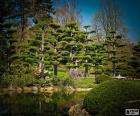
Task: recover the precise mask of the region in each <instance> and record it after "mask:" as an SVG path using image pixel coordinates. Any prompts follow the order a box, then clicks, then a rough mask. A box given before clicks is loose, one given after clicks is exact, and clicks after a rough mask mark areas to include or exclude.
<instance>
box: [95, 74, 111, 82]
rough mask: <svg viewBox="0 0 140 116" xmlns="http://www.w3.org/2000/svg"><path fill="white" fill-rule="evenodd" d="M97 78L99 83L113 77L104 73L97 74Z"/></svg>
mask: <svg viewBox="0 0 140 116" xmlns="http://www.w3.org/2000/svg"><path fill="white" fill-rule="evenodd" d="M97 79H98V83H102V82H104V81H107V80H112V79H113V78H112V77H111V76H109V75H105V74H102V75H99V76H97Z"/></svg>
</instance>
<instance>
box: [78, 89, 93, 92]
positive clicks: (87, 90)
mask: <svg viewBox="0 0 140 116" xmlns="http://www.w3.org/2000/svg"><path fill="white" fill-rule="evenodd" d="M90 90H92V88H77V89H76V91H79V92H80V91H90Z"/></svg>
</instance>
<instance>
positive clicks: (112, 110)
mask: <svg viewBox="0 0 140 116" xmlns="http://www.w3.org/2000/svg"><path fill="white" fill-rule="evenodd" d="M139 88H140V81H138V80H137V81H136V80H133V81H132V80H111V81H107V82H104V83H102V84H100V85H99V86H97V87H96V88H95V89H93V90H91V91H90V92H89V93H88V94H87V95H86V97H85V99H84V102H83V107H84V108H85V109H86V110H87V111H88V112H89V113H90V114H92V115H94V116H123V115H124V113H125V108H127V109H131V108H132V107H131V105H130V104H129V102H130V101H139V99H140V89H139ZM134 108H139V109H140V102H136V103H135V107H134Z"/></svg>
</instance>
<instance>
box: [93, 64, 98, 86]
mask: <svg viewBox="0 0 140 116" xmlns="http://www.w3.org/2000/svg"><path fill="white" fill-rule="evenodd" d="M94 74H95V83H96V84H98V78H97V65H96V64H95V67H94Z"/></svg>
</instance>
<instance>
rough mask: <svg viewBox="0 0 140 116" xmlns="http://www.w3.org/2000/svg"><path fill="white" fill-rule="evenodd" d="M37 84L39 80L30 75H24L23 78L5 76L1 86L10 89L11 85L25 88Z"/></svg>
mask: <svg viewBox="0 0 140 116" xmlns="http://www.w3.org/2000/svg"><path fill="white" fill-rule="evenodd" d="M36 82H37V79H36V78H35V77H33V76H32V75H30V74H24V75H23V76H22V77H18V76H16V75H5V76H4V77H2V80H1V85H2V86H4V87H8V86H10V85H12V86H14V87H17V86H20V87H23V86H28V85H33V84H34V83H36Z"/></svg>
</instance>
